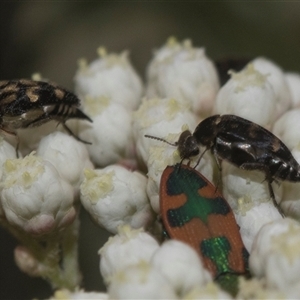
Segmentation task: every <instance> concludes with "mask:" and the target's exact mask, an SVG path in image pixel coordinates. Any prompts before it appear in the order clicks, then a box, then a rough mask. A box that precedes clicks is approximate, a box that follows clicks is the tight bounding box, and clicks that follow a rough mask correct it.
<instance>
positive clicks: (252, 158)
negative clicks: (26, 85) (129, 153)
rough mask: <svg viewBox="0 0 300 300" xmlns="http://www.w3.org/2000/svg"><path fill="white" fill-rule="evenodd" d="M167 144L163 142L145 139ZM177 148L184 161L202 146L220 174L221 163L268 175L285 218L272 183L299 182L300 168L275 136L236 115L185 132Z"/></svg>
mask: <svg viewBox="0 0 300 300" xmlns="http://www.w3.org/2000/svg"><path fill="white" fill-rule="evenodd" d="M146 137H149V138H154V139H157V140H161V141H164V142H167V141H166V140H164V139H161V138H156V137H153V136H146ZM167 143H168V144H171V145H173V146H177V147H178V151H179V154H180V157H181V159H182V160H184V159H189V158H190V157H192V156H195V155H199V154H200V149H199V147H200V146H204V147H205V148H206V149H205V150H204V151H203V152H202V154H201V155H200V158H199V160H198V163H199V161H200V159H201V157H202V156H203V154H204V153H205V152H206V151H207V150H208V149H210V150H211V152H212V153H213V155H214V157H215V160H216V163H217V165H218V167H219V170H220V171H221V163H222V160H223V159H224V160H227V161H228V162H230V163H231V164H233V165H235V166H237V167H239V168H241V169H244V170H259V171H262V172H264V173H265V175H266V181H267V182H268V188H269V193H270V196H271V198H272V200H273V203H274V205H275V206H276V207H277V209H278V210H279V212H280V213H281V214H282V215H283V213H282V211H281V209H280V207H279V206H278V204H277V202H276V200H275V195H274V191H273V188H272V182H273V181H279V180H287V181H291V182H298V181H300V166H299V164H298V163H297V161H296V160H295V158H294V157H293V156H292V154H291V152H290V150H289V149H288V148H287V147H286V146H285V145H284V143H283V142H282V141H281V140H280V139H278V138H277V137H276V136H275V135H274V134H272V133H271V132H270V131H268V130H266V129H265V128H263V127H261V126H259V125H258V124H255V123H253V122H251V121H248V120H246V119H243V118H241V117H238V116H235V115H222V116H220V115H214V116H211V117H208V118H206V119H204V120H203V121H202V122H200V123H199V125H198V126H197V127H196V129H195V131H194V133H193V134H192V133H191V132H190V131H189V130H186V131H184V132H183V133H182V134H181V135H180V137H179V140H178V142H176V143H174V144H172V143H169V142H167Z"/></svg>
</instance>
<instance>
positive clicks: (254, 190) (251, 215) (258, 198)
mask: <svg viewBox="0 0 300 300" xmlns="http://www.w3.org/2000/svg"><path fill="white" fill-rule="evenodd" d="M264 179H265V175H264V174H263V173H262V172H259V171H246V170H242V169H240V168H237V167H235V166H233V165H231V164H229V163H227V162H225V161H224V162H223V165H222V181H223V195H224V197H225V199H226V200H227V201H228V203H229V205H230V206H231V208H232V209H233V211H234V213H235V218H236V221H237V224H238V225H239V227H240V233H241V237H242V240H243V242H244V244H245V247H246V249H247V250H248V251H250V250H251V247H252V243H253V239H254V237H255V236H256V234H257V232H258V231H259V230H260V228H261V227H262V226H263V225H264V224H266V223H268V222H270V221H273V220H278V219H281V218H282V217H281V215H280V213H279V212H278V210H277V208H276V207H275V206H274V204H273V201H272V200H271V199H270V195H269V189H268V185H267V182H266V181H265V180H264ZM272 187H273V190H274V194H275V197H276V199H277V200H278V201H279V200H280V201H281V199H282V197H281V195H282V188H281V187H278V186H277V185H276V184H273V185H272Z"/></svg>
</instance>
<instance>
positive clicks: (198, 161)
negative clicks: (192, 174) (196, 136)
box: [194, 148, 209, 169]
mask: <svg viewBox="0 0 300 300" xmlns="http://www.w3.org/2000/svg"><path fill="white" fill-rule="evenodd" d="M208 149H209V148H206V149H205V150H204V151H203V152H202V153H201V155H200V157H199V158H198V160H197V163H196V165H195V167H194V169H196V167H197V166H198V165H199V163H200V160H201V158H202V157H203V155H204V153H205V152H206V151H207V150H208Z"/></svg>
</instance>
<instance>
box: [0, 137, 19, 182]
mask: <svg viewBox="0 0 300 300" xmlns="http://www.w3.org/2000/svg"><path fill="white" fill-rule="evenodd" d="M13 158H17V156H16V150H15V148H14V147H13V146H12V145H11V144H9V143H8V142H7V141H5V140H4V139H3V137H1V136H0V179H1V177H2V173H3V167H2V166H3V164H4V163H5V161H6V160H7V159H13Z"/></svg>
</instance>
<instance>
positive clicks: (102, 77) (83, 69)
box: [75, 47, 143, 128]
mask: <svg viewBox="0 0 300 300" xmlns="http://www.w3.org/2000/svg"><path fill="white" fill-rule="evenodd" d="M98 53H99V58H98V59H96V60H95V61H93V62H92V63H91V64H90V65H87V63H86V62H83V61H81V65H80V66H79V70H78V71H77V74H76V76H75V90H76V92H77V93H78V95H79V97H80V98H82V99H84V98H85V97H87V96H89V97H92V98H101V97H105V98H110V99H112V101H113V102H114V103H118V104H120V105H122V106H123V107H124V108H126V109H129V110H134V109H136V108H137V107H138V106H139V103H140V101H141V97H142V93H143V86H142V81H141V79H140V77H139V76H138V75H137V73H136V72H135V70H134V69H133V67H132V65H131V63H130V61H129V59H128V52H126V51H125V52H123V53H121V54H120V55H118V54H114V53H112V54H108V53H106V50H105V49H104V48H101V47H100V48H99V49H98ZM83 102H84V101H83ZM83 105H84V103H83ZM121 128H122V127H121Z"/></svg>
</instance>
